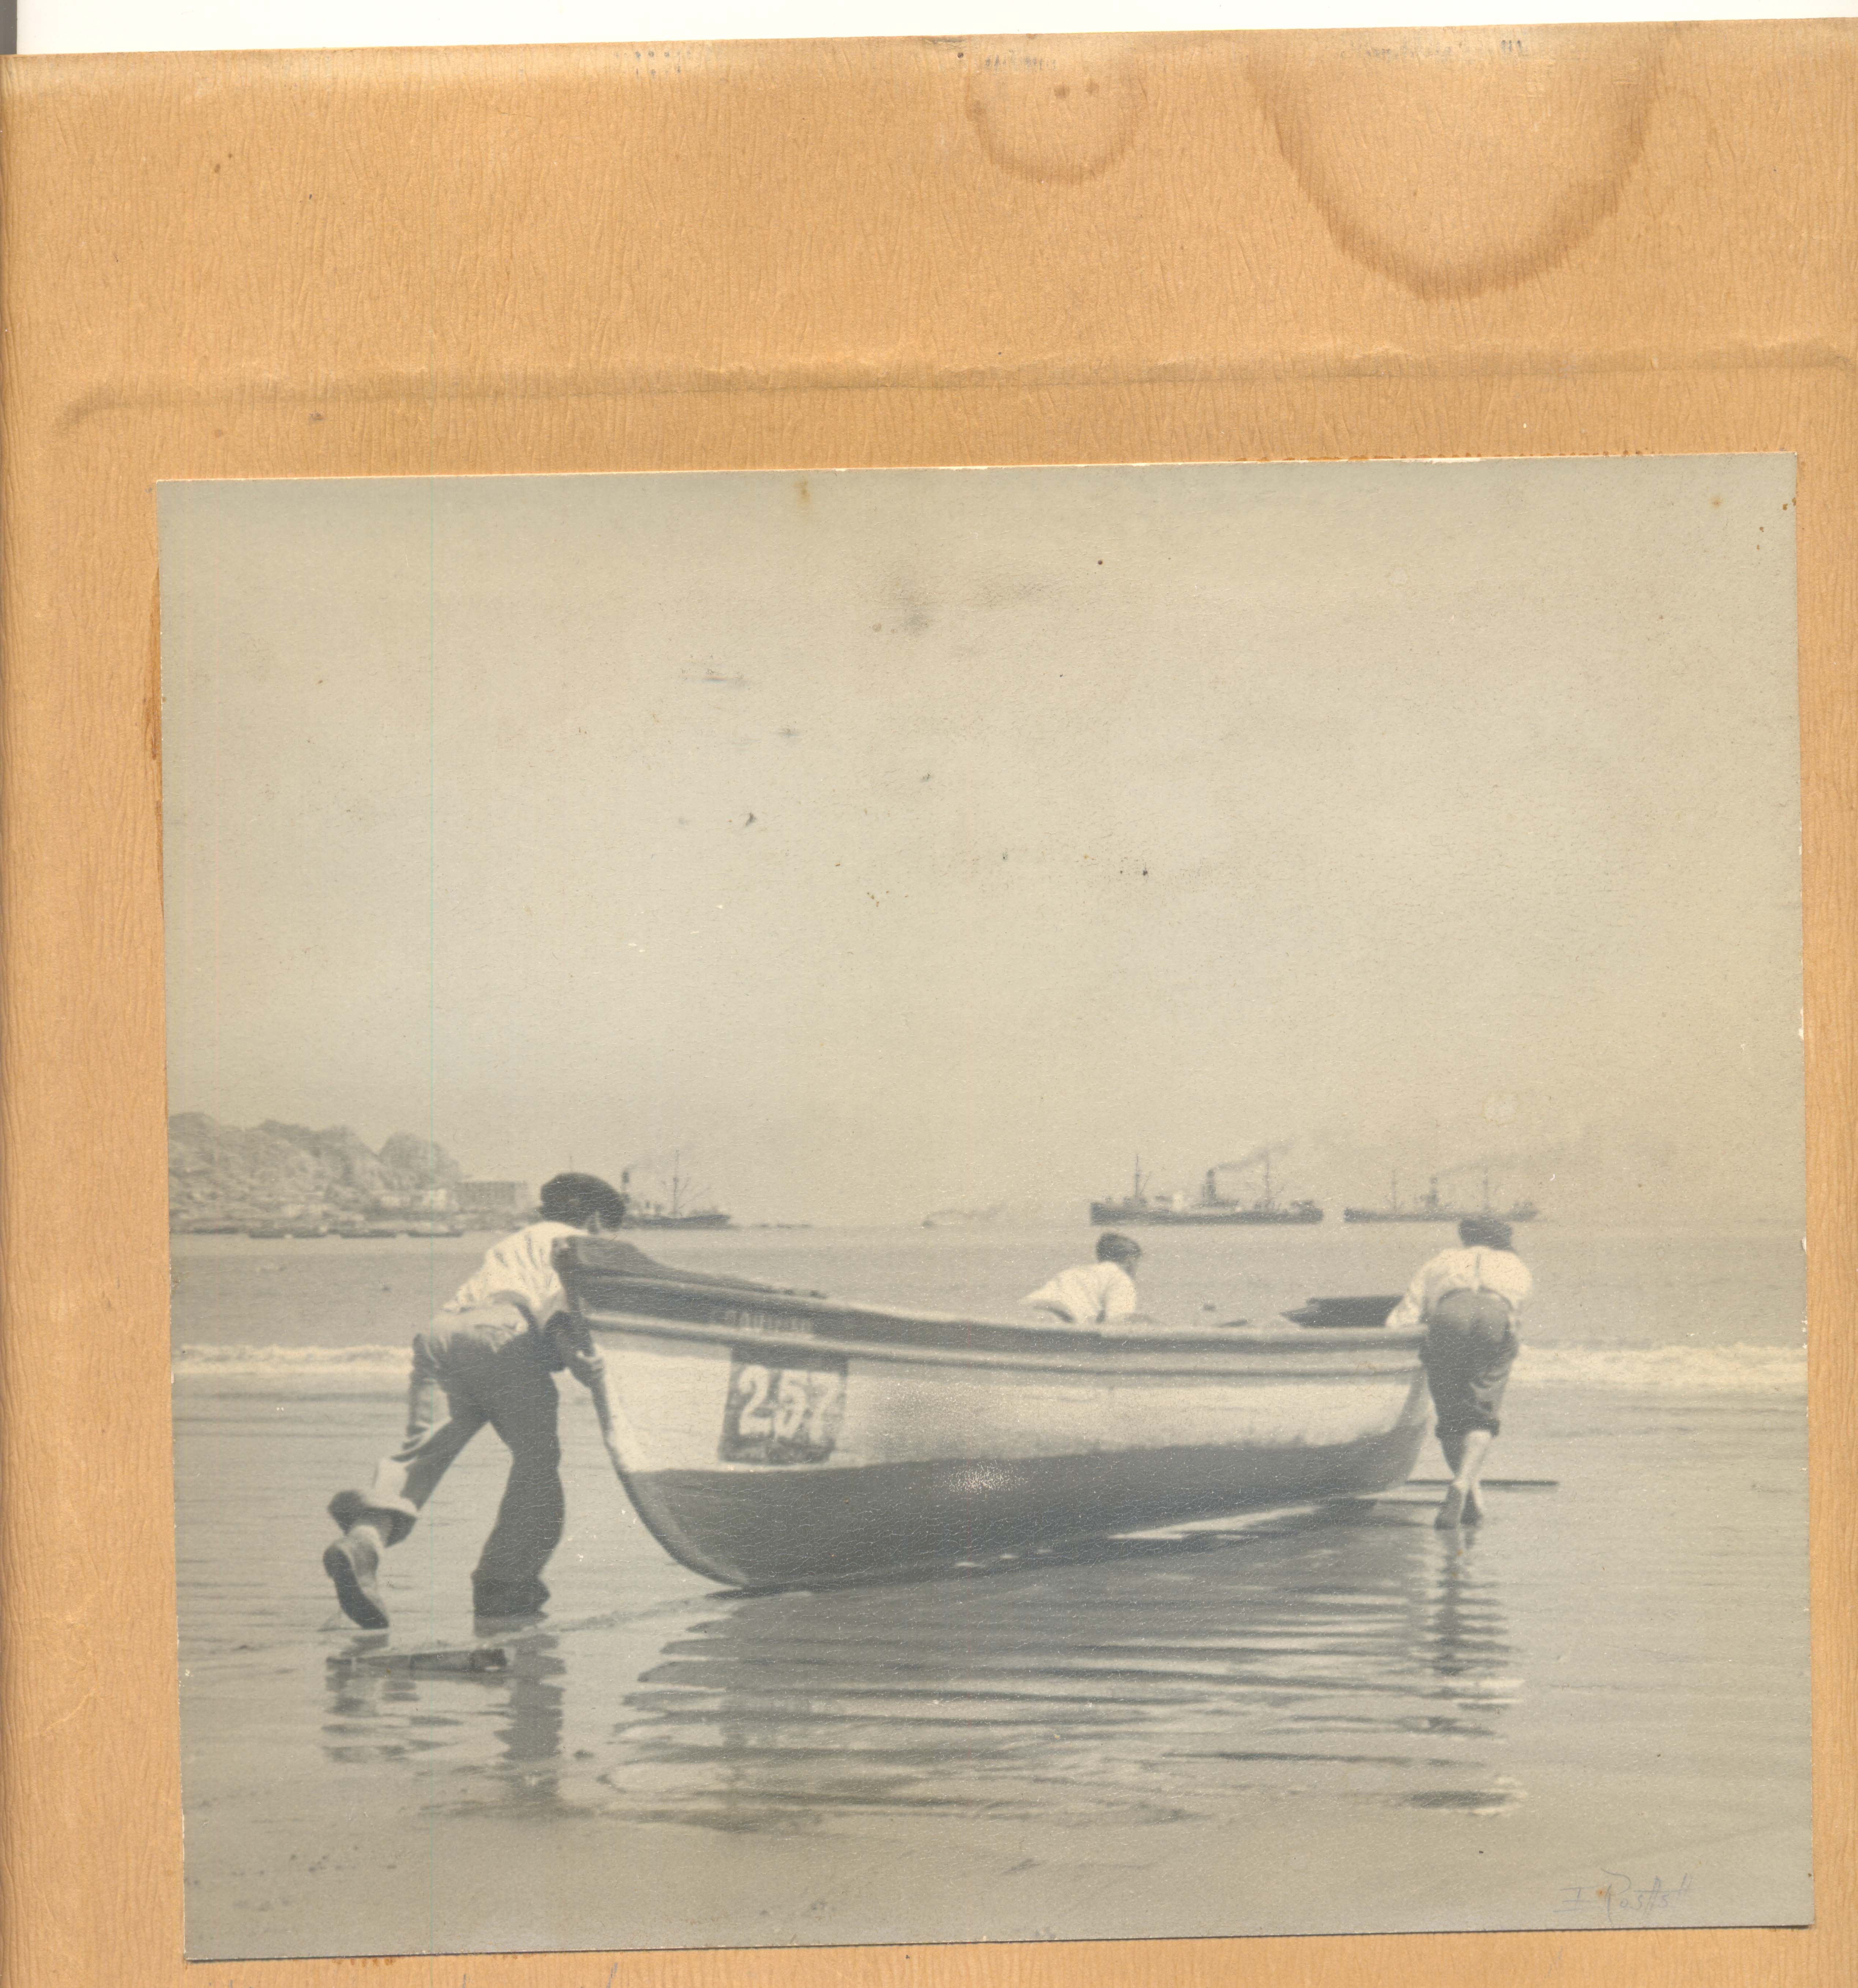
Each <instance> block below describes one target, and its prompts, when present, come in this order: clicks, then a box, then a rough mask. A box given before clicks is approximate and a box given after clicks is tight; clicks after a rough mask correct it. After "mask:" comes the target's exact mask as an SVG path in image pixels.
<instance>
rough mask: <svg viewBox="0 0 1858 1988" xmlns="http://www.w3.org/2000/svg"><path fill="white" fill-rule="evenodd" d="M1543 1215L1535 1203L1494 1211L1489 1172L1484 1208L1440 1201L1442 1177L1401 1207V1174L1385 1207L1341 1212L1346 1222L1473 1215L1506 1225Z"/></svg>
mask: <svg viewBox="0 0 1858 1988" xmlns="http://www.w3.org/2000/svg"><path fill="white" fill-rule="evenodd" d="M1541 1212H1542V1210H1541V1209H1539V1208H1538V1207H1537V1206H1536V1205H1535V1203H1534V1202H1532V1201H1519V1202H1517V1203H1516V1204H1515V1206H1514V1207H1512V1208H1506V1209H1501V1210H1499V1209H1494V1208H1492V1207H1491V1205H1490V1172H1489V1169H1488V1168H1486V1169H1485V1175H1484V1205H1483V1206H1482V1207H1481V1208H1448V1207H1447V1206H1446V1205H1445V1204H1444V1202H1442V1201H1441V1200H1440V1199H1439V1177H1438V1175H1437V1174H1434V1175H1433V1176H1432V1180H1431V1185H1429V1186H1428V1187H1427V1189H1426V1192H1424V1194H1423V1195H1421V1197H1420V1198H1419V1199H1418V1200H1417V1202H1414V1204H1413V1205H1412V1206H1411V1207H1410V1208H1402V1207H1401V1206H1400V1175H1398V1174H1396V1175H1394V1178H1393V1180H1392V1182H1391V1184H1390V1186H1389V1188H1388V1190H1387V1206H1386V1207H1385V1208H1345V1209H1343V1211H1342V1219H1343V1221H1344V1222H1462V1221H1463V1220H1464V1218H1465V1217H1466V1216H1467V1215H1499V1214H1500V1215H1501V1217H1502V1219H1503V1220H1504V1221H1505V1222H1533V1221H1534V1220H1535V1218H1536V1216H1537V1215H1539V1214H1540V1213H1541Z"/></svg>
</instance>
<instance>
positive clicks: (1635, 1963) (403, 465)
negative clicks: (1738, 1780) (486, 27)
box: [0, 23, 1858, 1988]
mask: <svg viewBox="0 0 1858 1988" xmlns="http://www.w3.org/2000/svg"><path fill="white" fill-rule="evenodd" d="M3 74H4V99H3V113H4V114H3V119H0V169H3V171H4V200H5V209H4V218H3V221H0V226H3V228H4V234H3V235H0V255H3V257H4V275H3V277H0V282H3V283H4V299H5V327H4V340H5V343H4V350H3V357H4V367H5V380H4V389H3V391H4V401H3V408H4V434H3V437H0V440H3V441H4V447H5V465H4V474H5V485H4V500H5V527H4V529H5V560H4V565H5V583H4V584H5V594H4V622H3V624H0V634H3V636H4V641H5V683H4V691H3V693H0V695H3V698H4V703H3V705H0V714H3V721H4V732H3V734H0V751H3V752H4V776H5V780H4V789H3V793H0V810H4V812H3V814H0V852H3V853H0V866H3V868H0V878H3V881H4V913H5V973H4V1010H3V1020H4V1036H3V1037H0V1051H3V1054H4V1066H3V1073H4V1087H5V1094H4V1100H3V1102H0V1110H3V1112H4V1117H3V1118H0V1126H3V1129H4V1139H5V1149H4V1155H3V1156H0V1157H3V1158H4V1170H3V1184H0V1197H3V1199H0V1235H3V1236H4V1270H5V1340H4V1351H3V1357H4V1362H5V1365H4V1372H3V1385H0V1417H3V1421H0V1430H3V1433H4V1466H5V1476H4V1486H5V1488H4V1492H3V1493H0V1497H3V1499H4V1503H3V1506H0V1554H3V1556H4V1557H3V1560H0V1594H4V1597H5V1601H4V1607H5V1639H4V1655H3V1657H0V1662H3V1664H4V1701H3V1711H4V1719H5V1755H4V1757H5V1770H4V1771H5V1783H4V1803H3V1804H0V1812H3V1814H4V1817H5V1821H4V1825H3V1827H4V1832H5V1833H4V1839H3V1842H0V1851H3V1865H0V1868H3V1874H4V1894H3V1903H4V1913H3V1927H0V1956H3V1957H4V1958H3V1966H4V1973H5V1980H6V1982H7V1983H8V1985H9V1988H11V1985H12V1984H13V1983H19V1984H20V1988H28V1984H30V1988H63V1984H73V1988H76V1984H89V1983H96V1982H100V1981H109V1980H117V1981H133V1982H137V1983H160V1982H174V1983H179V1982H182V1981H184V1980H192V1981H198V1982H200V1983H211V1984H212V1988H230V1984H231V1983H235V1982H236V1983H240V1984H248V1983H271V1982H276V1983H310V1982H315V1983H350V1982H354V1983H360V1982H363V1981H366V1982H369V1983H375V1982H380V1983H401V1982H404V1983H409V1984H410V1983H422V1984H431V1983H440V1982H444V1983H451V1982H454V1981H456V1982H464V1981H465V1980H468V1981H470V1982H471V1983H475V1984H512V1988H513V1985H514V1984H524V1988H529V1984H535V1988H540V1984H545V1983H546V1984H559V1988H569V1984H573V1988H579V1985H580V1984H583V1983H609V1982H610V1983H621V1982H640V1983H643V1982H651V1983H667V1984H673V1983H674V1984H678V1988H684V1984H689V1985H690V1988H696V1984H700V1983H724V1982H728V1983H738V1982H756V1983H799V1982H802V1981H810V1980H821V1979H830V1980H844V1981H846V1982H869V1983H904V1982H948V1983H988V1984H991V1985H992V1988H1004V1984H1008V1983H1012V1984H1020V1983H1025V1984H1032V1983H1057V1982H1060V1981H1063V1982H1071V1981H1076V1980H1095V1981H1102V1982H1105V1983H1108V1982H1111V1981H1115V1982H1119V1983H1121V1982H1129V1983H1164V1982H1165V1983H1201V1982H1206V1983H1211V1982H1214V1981H1220V1982H1225V1981H1230V1980H1245V1981H1254V1980H1255V1981H1265V1980H1269V1981H1272V1982H1274V1983H1275V1982H1279V1981H1284V1982H1309V1983H1317V1982H1322V1983H1336V1982H1343V1981H1350V1982H1353V1981H1360V1982H1367V1981H1374V1982H1377V1983H1378V1982H1403V1981H1412V1982H1416V1983H1417V1982H1421V1981H1424V1982H1427V1983H1434V1982H1441V1981H1442V1982H1454V1981H1462V1982H1465V1983H1471V1982H1485V1981H1495V1980H1504V1981H1515V1982H1535V1981H1541V1982H1548V1981H1551V1980H1552V1981H1554V1982H1556V1983H1564V1982H1565V1983H1589V1982H1591V1983H1601V1982H1607V1983H1610V1982H1617V1981H1633V1982H1652V1981H1656V1982H1659V1983H1664V1982H1671V1983H1677V1982H1679V1981H1682V1982H1686V1983H1689V1982H1692V1981H1703V1982H1721V1983H1732V1982H1733V1983H1740V1982H1744V1981H1748V1980H1757V1979H1758V1980H1763V1981H1772V1982H1775V1983H1807V1982H1815V1983H1833V1982H1839V1981H1843V1980H1848V1979H1850V1977H1851V1976H1852V1974H1853V1971H1854V1962H1855V1959H1858V1956H1855V1955H1854V1952H1853V1889H1852V1886H1853V1863H1852V1847H1851V1845H1852V1835H1851V1831H1852V1814H1853V1810H1852V1802H1853V1796H1852V1788H1853V1771H1852V1770H1853V1761H1852V1738H1851V1735H1852V1732H1853V1702H1852V1672H1851V1655H1852V1618H1851V1601H1850V1574H1851V1571H1852V1567H1851V1548H1850V1540H1851V1539H1852V1537H1853V1533H1854V1526H1853V1511H1852V1461H1853V1452H1852V1438H1851V1420H1850V1417H1851V1409H1850V1403H1851V1401H1852V1399H1853V1372H1852V1354H1851V1350H1850V1338H1849V1331H1848V1327H1849V1321H1850V1314H1851V1311H1852V1302H1853V1261H1852V1250H1853V1222H1852V1219H1851V1214H1852V1207H1851V1195H1852V1188H1853V1172H1852V1162H1853V1155H1852V1140H1853V1132H1852V1127H1853V1123H1854V1111H1853V1041H1852V1036H1851V1029H1850V1016H1851V1013H1852V1009H1853V1002H1852V985H1851V981H1852V965H1851V955H1850V939H1849V935H1850V931H1851V930H1852V928H1853V911H1854V908H1855V907H1854V901H1853V884H1854V867H1853V864H1854V847H1853V836H1854V828H1853V823H1854V819H1855V816H1854V798H1855V796H1854V775H1853V763H1854V762H1853V719H1854V693H1853V685H1852V678H1851V671H1850V659H1851V657H1852V655H1853V652H1854V640H1855V637H1858V595H1855V592H1854V569H1853V558H1852V553H1851V546H1852V545H1853V543H1854V533H1855V527H1858V429H1855V428H1854V415H1855V413H1858V407H1855V406H1854V387H1853V383H1854V366H1855V364H1858V355H1855V353H1854V349H1853V325H1854V323H1858V293H1855V286H1858V277H1855V276H1854V272H1855V271H1858V191H1855V189H1858V171H1855V170H1854V167H1858V158H1855V157H1854V150H1855V147H1858V120H1854V117H1853V109H1854V100H1855V85H1858V38H1855V37H1854V35H1853V32H1851V30H1850V28H1849V27H1848V26H1846V25H1843V24H1834V23H1812V24H1796V25H1785V24H1782V25H1757V26H1688V27H1686V26H1677V27H1669V26H1646V27H1623V28H1610V29H1548V30H1539V29H1529V28H1522V29H1497V28H1492V29H1476V30H1469V29H1468V30H1463V31H1458V30H1450V31H1447V30H1441V31H1424V32H1411V33H1397V32H1370V33H1362V34H1335V35H1311V36H1307V37H1306V36H1298V35H1265V36H1259V37H1219V36H1211V37H1204V36H1168V37H1155V38H1152V39H1151V38H1140V37H1138V38H1130V39H1079V40H1074V41H1073V40H1039V41H1032V42H1010V41H989V42H961V41H958V40H948V41H938V42H864V43H836V44H812V45H806V44H798V45H796V44H783V45H779V46H772V45H771V46H752V45H746V44H742V45H721V46H694V47H659V48H654V49H634V48H597V47H586V48H574V49H506V50H498V51H496V52H471V51H460V50H446V51H442V52H430V53H427V52H418V51H408V52H397V53H370V54H353V55H346V54H340V53H331V54H290V55H275V56H249V55H229V56H184V57H183V56H174V57H169V56H148V57H122V58H107V59H12V60H9V61H8V63H6V64H5V68H4V72H3ZM1734 451H1784V452H1790V453H1792V454H1794V455H1796V456H1797V458H1798V465H1799V481H1798V496H1799V524H1798V533H1799V536H1798V544H1799V637H1800V691H1801V709H1802V802H1803V809H1804V844H1805V847H1804V860H1805V868H1806V921H1805V944H1806V1050H1807V1071H1808V1084H1809V1137H1808V1162H1809V1241H1810V1263H1811V1307H1812V1341H1811V1346H1812V1354H1811V1382H1810V1385H1811V1393H1812V1466H1811V1472H1812V1497H1813V1501H1814V1503H1813V1533H1812V1540H1813V1554H1814V1560H1813V1571H1814V1583H1813V1607H1814V1620H1813V1643H1814V1665H1813V1673H1814V1687H1815V1698H1814V1729H1815V1735H1816V1773H1815V1787H1816V1844H1817V1846H1818V1851H1819V1856H1818V1861H1817V1868H1816V1873H1815V1883H1816V1912H1817V1919H1816V1924H1815V1925H1814V1926H1813V1927H1812V1928H1811V1929H1802V1930H1795V1931H1785V1932H1763V1931H1759V1930H1748V1931H1737V1932H1657V1931H1645V1932H1634V1933H1632V1934H1629V1935H1628V1934H1608V1933H1602V1932H1593V1933H1581V1934H1578V1935H1577V1934H1574V1933H1571V1932H1570V1933H1561V1932H1542V1933H1533V1934H1517V1935H1508V1936H1494V1935H1493V1936H1479V1935H1472V1934H1466V1935H1456V1936H1410V1937H1405V1938H1400V1939H1386V1938H1370V1937H1359V1938H1346V1939H1337V1938H1331V1939H1272V1940H1251V1941H1246V1940H1231V1941H1205V1942H1149V1943H1136V1944H1127V1945H1125V1944H1117V1945H1104V1946H1069V1945H1066V1944H1062V1943H1055V1944H1050V1945H1031V1946H1018V1947H1011V1948H993V1949H988V1948H942V1949H904V1948H880V1949H838V1950H834V1951H833V1952H814V1953H808V1952H778V1951H762V1952H743V1953H737V1954H720V1953H702V1952H694V1953H689V1954H684V1955H663V1954H644V1955H633V1956H623V1955H614V1956H598V1957H596V1956H591V1955H582V1956H562V1955H535V1956H497V1957H486V1958H478V1959H459V1960H458V1961H456V1962H443V1963H441V1962H437V1961H434V1960H431V1959H424V1958H420V1959H397V1960H384V1961H372V1962H370V1961H360V1960H350V1961H323V1962H316V1961H305V1962H278V1963H265V1964H262V1965H258V1964H252V1965H234V1964H231V1963H213V1964H211V1965H202V1966H197V1967H194V1968H191V1969H189V1968H187V1967H186V1966H184V1963H183V1962H182V1960H181V1895H182V1883H183V1878H182V1861H181V1824H180V1771H179V1770H180V1757H179V1748H178V1740H177V1725H176V1716H175V1705H176V1691H177V1676H176V1659H175V1633H174V1558H173V1532H172V1523H171V1512H172V1506H171V1493H172V1484H171V1471H170V1460H169V1459H170V1430H169V1417H168V1395H167V1383H168V1373H167V1358H166V1354H165V1352H164V1343H163V1330H164V1320H165V1317H166V1306H165V1300H166V1295H167V1283H166V1277H167V1255H166V1246H165V1242H164V1234H165V1231H164V1221H163V1211H164V1187H163V1181H164V1148H165V1138H164V1078H163V1024H162V1015H163V1006H162V987H161V958H162V953H161V934H162V923H161V903H160V830H159V823H160V794H159V766H160V717H161V707H160V680H159V674H158V663H159V658H158V654H157V627H158V620H157V614H158V606H157V586H156V539H155V499H154V486H155V485H156V483H157V481H160V480H164V479H177V478H228V477H283V476H289V477H299V478H301V477H323V476H347V477H354V476H370V475H395V476H406V475H418V476H425V475H458V474H466V473H468V474H498V473H507V472H525V473H531V474H535V473H546V472H562V471H576V472H585V471H603V470H619V469H647V468H652V469H657V468H681V469H689V468H802V469H803V468H826V467H857V466H867V465H939V464H981V463H995V464H1006V463H1015V464H1035V463H1061V464H1062V463H1079V462H1098V463H1113V462H1171V461H1230V460H1245V459H1258V458H1279V459H1282V458H1360V457H1438V456H1466V455H1579V454H1692V455H1695V454H1711V453H1721V452H1734ZM1761 1605H1762V1598H1761V1597H1760V1595H1759V1594H1752V1595H1750V1596H1749V1597H1748V1606H1749V1607H1750V1608H1760V1607H1761ZM1232 1854H1235V1856H1253V1855H1257V1854H1269V1846H1268V1845H1266V1846H1264V1847H1263V1848H1262V1849H1261V1847H1260V1846H1259V1845H1258V1844H1250V1843H1247V1844H1234V1846H1233V1852H1232ZM1337 1881H1338V1883H1339V1884H1342V1885H1346V1882H1347V1874H1346V1872H1339V1873H1338V1874H1337Z"/></svg>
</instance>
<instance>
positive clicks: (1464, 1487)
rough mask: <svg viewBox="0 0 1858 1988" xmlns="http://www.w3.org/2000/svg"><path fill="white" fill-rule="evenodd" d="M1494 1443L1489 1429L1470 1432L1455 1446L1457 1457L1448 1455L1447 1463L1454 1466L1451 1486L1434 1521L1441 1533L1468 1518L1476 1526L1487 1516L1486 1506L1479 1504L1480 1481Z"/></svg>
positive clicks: (1467, 1431) (1459, 1439)
mask: <svg viewBox="0 0 1858 1988" xmlns="http://www.w3.org/2000/svg"><path fill="white" fill-rule="evenodd" d="M1490 1444H1491V1435H1490V1431H1489V1430H1488V1429H1481V1428H1474V1429H1467V1430H1466V1431H1465V1432H1464V1434H1463V1435H1461V1436H1460V1437H1459V1438H1458V1441H1457V1442H1456V1444H1455V1445H1454V1447H1455V1448H1456V1449H1457V1451H1458V1455H1457V1456H1456V1457H1453V1456H1451V1454H1450V1453H1449V1452H1448V1453H1447V1457H1446V1461H1447V1462H1449V1463H1450V1464H1451V1486H1450V1488H1449V1489H1448V1490H1447V1491H1446V1493H1445V1502H1444V1503H1443V1504H1442V1505H1441V1506H1440V1507H1439V1515H1438V1517H1437V1520H1436V1521H1434V1523H1436V1524H1437V1526H1439V1527H1440V1528H1441V1530H1445V1529H1447V1528H1449V1527H1451V1526H1456V1525H1458V1523H1460V1522H1461V1520H1464V1519H1466V1518H1471V1519H1472V1521H1473V1523H1475V1521H1476V1520H1477V1519H1478V1518H1481V1517H1482V1516H1483V1507H1482V1506H1481V1505H1480V1504H1479V1503H1478V1478H1479V1477H1480V1476H1481V1475H1482V1474H1483V1470H1484V1459H1485V1456H1486V1455H1488V1452H1489V1450H1490ZM1442 1447H1443V1445H1441V1448H1442ZM1474 1515H1475V1516H1474Z"/></svg>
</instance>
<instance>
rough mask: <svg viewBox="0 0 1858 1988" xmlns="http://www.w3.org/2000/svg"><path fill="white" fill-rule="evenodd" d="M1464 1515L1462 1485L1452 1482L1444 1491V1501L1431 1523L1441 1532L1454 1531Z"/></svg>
mask: <svg viewBox="0 0 1858 1988" xmlns="http://www.w3.org/2000/svg"><path fill="white" fill-rule="evenodd" d="M1463 1516H1464V1486H1463V1485H1461V1484H1454V1485H1453V1486H1451V1488H1450V1489H1448V1491H1447V1492H1446V1493H1445V1502H1444V1503H1443V1504H1442V1505H1441V1506H1440V1507H1439V1515H1438V1516H1437V1518H1436V1519H1434V1520H1433V1522H1432V1523H1433V1524H1434V1526H1436V1527H1437V1529H1438V1530H1439V1531H1441V1533H1454V1532H1456V1531H1457V1530H1458V1521H1459V1520H1461V1518H1462V1517H1463Z"/></svg>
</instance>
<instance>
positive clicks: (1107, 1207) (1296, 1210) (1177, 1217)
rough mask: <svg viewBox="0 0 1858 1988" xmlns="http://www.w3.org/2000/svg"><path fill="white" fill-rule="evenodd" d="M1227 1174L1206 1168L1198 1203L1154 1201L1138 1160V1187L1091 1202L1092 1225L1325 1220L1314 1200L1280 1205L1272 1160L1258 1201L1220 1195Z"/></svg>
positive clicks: (1267, 1164)
mask: <svg viewBox="0 0 1858 1988" xmlns="http://www.w3.org/2000/svg"><path fill="white" fill-rule="evenodd" d="M1226 1171H1228V1169H1227V1168H1225V1167H1223V1166H1218V1167H1208V1168H1207V1171H1206V1177H1205V1178H1204V1180H1203V1181H1202V1182H1201V1184H1200V1199H1198V1201H1192V1202H1190V1201H1189V1200H1188V1199H1187V1198H1186V1196H1185V1195H1171V1196H1170V1197H1169V1198H1168V1199H1166V1200H1155V1199H1151V1198H1150V1196H1149V1195H1147V1194H1146V1193H1144V1192H1143V1188H1142V1162H1141V1161H1140V1160H1137V1161H1136V1177H1135V1185H1133V1187H1132V1188H1130V1192H1129V1195H1128V1196H1127V1199H1124V1200H1122V1201H1093V1202H1091V1204H1090V1220H1091V1222H1092V1224H1093V1226H1095V1227H1096V1228H1099V1229H1102V1228H1106V1227H1110V1226H1118V1225H1121V1224H1123V1223H1128V1222H1157V1223H1166V1224H1185V1223H1191V1224H1193V1225H1194V1226H1198V1227H1205V1226H1208V1225H1210V1224H1211V1225H1220V1226H1228V1225H1236V1224H1238V1223H1241V1222H1245V1223H1255V1222H1320V1221H1321V1220H1322V1219H1323V1211H1322V1209H1320V1208H1319V1207H1318V1206H1317V1205H1316V1203H1315V1202H1313V1201H1292V1202H1282V1203H1280V1202H1279V1201H1278V1200H1277V1199H1276V1198H1275V1196H1274V1195H1272V1191H1271V1162H1270V1161H1269V1159H1267V1160H1266V1161H1265V1191H1264V1192H1263V1194H1262V1195H1260V1196H1259V1198H1258V1199H1257V1200H1256V1201H1253V1202H1241V1201H1229V1200H1228V1199H1226V1197H1225V1195H1222V1194H1221V1192H1219V1176H1220V1175H1221V1174H1222V1173H1225V1172H1226Z"/></svg>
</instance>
